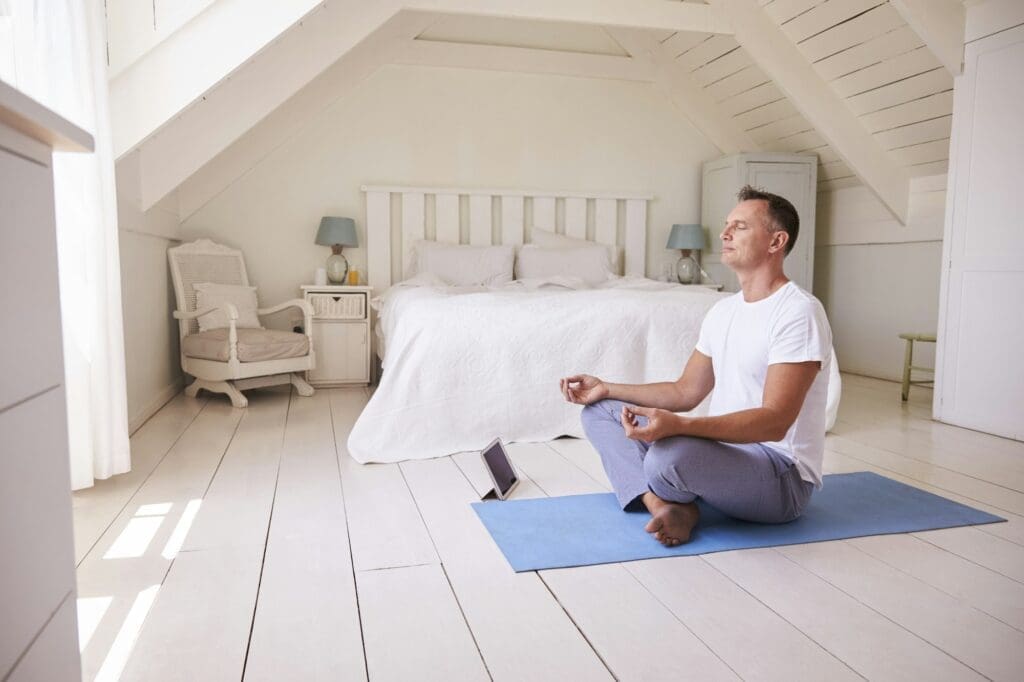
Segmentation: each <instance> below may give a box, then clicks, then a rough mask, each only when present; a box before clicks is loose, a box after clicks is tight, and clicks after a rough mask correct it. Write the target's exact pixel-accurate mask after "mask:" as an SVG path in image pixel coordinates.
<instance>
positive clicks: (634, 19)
mask: <svg viewBox="0 0 1024 682" xmlns="http://www.w3.org/2000/svg"><path fill="white" fill-rule="evenodd" d="M399 5H400V6H401V8H402V9H411V10H420V11H424V12H437V13H439V14H471V15H476V16H489V17H502V18H507V19H532V20H539V21H567V22H572V23H577V24H590V25H597V26H612V27H616V26H622V27H627V28H643V29H657V30H667V31H697V32H700V33H725V34H729V33H732V26H731V24H730V22H729V19H728V16H727V15H726V13H724V12H722V11H720V10H719V9H718V8H715V7H712V6H710V5H703V4H698V3H691V2H669V1H668V0H399Z"/></svg>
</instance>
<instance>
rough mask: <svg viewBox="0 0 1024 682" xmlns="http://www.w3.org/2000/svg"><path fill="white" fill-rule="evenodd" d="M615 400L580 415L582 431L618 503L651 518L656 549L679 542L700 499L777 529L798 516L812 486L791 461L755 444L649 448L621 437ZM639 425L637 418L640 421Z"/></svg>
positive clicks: (677, 442)
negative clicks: (658, 545)
mask: <svg viewBox="0 0 1024 682" xmlns="http://www.w3.org/2000/svg"><path fill="white" fill-rule="evenodd" d="M623 405H624V403H623V402H622V401H619V400H602V401H599V402H597V403H594V404H593V405H588V406H587V407H585V408H583V430H584V432H585V433H586V434H587V438H588V439H589V440H590V442H591V443H593V445H594V447H595V448H596V449H597V451H598V453H599V454H600V455H601V461H602V463H603V464H604V469H605V472H607V474H608V478H609V480H610V481H611V483H612V488H613V489H614V490H615V495H616V496H617V498H618V500H619V504H620V505H621V506H622V508H623V509H625V510H634V509H640V508H646V509H647V510H648V511H649V512H651V522H650V523H648V524H647V531H648V532H650V533H653V534H654V535H655V537H656V538H657V539H658V540H659V541H660V542H662V543H663V544H666V545H669V546H672V545H677V544H680V543H681V542H686V541H687V540H688V539H689V537H690V532H691V531H692V529H693V527H694V526H695V525H696V524H697V521H698V518H699V514H698V511H697V505H696V501H697V499H698V498H700V499H703V500H704V501H705V502H706V503H708V504H710V505H711V506H713V507H715V508H717V509H718V510H720V511H722V512H724V513H725V514H728V515H729V516H733V517H736V518H739V519H743V520H746V521H756V522H760V523H783V522H786V521H791V520H793V519H795V518H796V517H797V516H799V515H800V512H801V511H803V507H804V505H805V504H806V503H807V500H808V499H809V498H810V496H811V492H812V491H813V485H812V484H810V483H807V482H805V481H803V480H802V479H801V478H800V474H799V472H798V471H797V469H796V466H795V465H794V464H793V462H792V461H791V460H790V459H789V458H788V457H786V456H785V455H783V454H782V453H780V452H778V451H776V450H774V449H772V448H770V447H768V446H766V445H763V444H761V443H744V444H732V443H721V442H718V441H712V440H706V439H704V438H693V437H689V436H674V437H672V438H665V439H663V440H660V441H657V442H655V443H652V444H648V443H644V442H641V441H635V440H631V439H629V438H627V437H626V435H625V432H624V430H623V428H622V423H621V421H620V415H621V413H622V406H623ZM641 419H642V418H641Z"/></svg>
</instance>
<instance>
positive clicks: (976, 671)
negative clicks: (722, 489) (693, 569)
mask: <svg viewBox="0 0 1024 682" xmlns="http://www.w3.org/2000/svg"><path fill="white" fill-rule="evenodd" d="M839 542H843V541H842V540H840V541H839ZM772 551H773V552H776V553H777V554H779V555H780V556H782V557H783V558H784V559H786V561H789V562H790V563H792V564H793V565H794V566H797V567H798V568H800V569H801V570H804V571H807V572H808V573H810V574H811V575H813V576H814V577H816V578H817V579H818V580H821V581H822V582H824V583H825V584H827V585H829V586H830V587H832V588H833V589H835V590H838V591H839V592H841V593H843V594H845V595H846V596H847V597H849V598H850V599H852V600H853V601H855V602H857V603H858V604H860V605H861V606H863V607H864V608H866V609H868V610H869V611H871V612H873V613H875V614H878V616H879V617H881V618H884V619H885V620H887V621H889V622H890V623H892V624H893V625H895V626H896V627H898V628H899V629H901V630H903V631H904V632H907V633H909V634H910V635H912V636H913V637H915V638H916V639H918V640H920V641H922V642H924V643H925V644H927V645H928V646H929V647H931V648H933V649H935V650H936V651H938V652H940V653H942V654H943V655H945V656H948V657H949V658H950V659H951V660H954V661H956V662H957V663H959V664H960V665H962V666H964V667H965V668H967V669H968V670H970V671H972V672H974V673H976V674H977V675H979V676H981V677H983V678H985V679H991V678H990V677H988V675H985V674H983V673H982V672H981V671H979V670H977V669H975V668H974V666H972V665H970V664H968V663H966V662H965V661H963V660H961V659H960V658H958V657H957V656H954V655H953V654H952V653H950V652H948V651H946V650H945V649H943V648H942V647H941V646H939V645H938V644H936V643H934V642H932V641H931V640H929V639H927V638H926V637H924V636H923V635H920V634H918V633H916V632H914V631H913V630H911V629H910V628H908V627H907V626H905V625H903V624H902V623H900V622H899V621H897V620H895V619H893V618H891V617H889V616H888V615H886V614H884V613H882V612H881V611H879V610H878V609H876V608H875V607H873V606H871V605H870V604H867V603H865V602H864V601H862V600H861V599H859V598H858V597H857V596H856V595H853V594H850V593H849V592H847V591H846V590H844V589H843V588H841V587H840V586H839V585H836V584H835V583H833V582H832V581H831V580H829V579H828V578H826V577H824V576H823V575H820V574H819V573H818V572H816V571H814V570H813V569H811V568H808V567H807V566H804V565H803V564H801V563H800V562H798V561H796V560H795V559H793V558H792V557H790V556H788V555H787V554H786V553H785V552H781V551H779V550H777V549H772ZM914 580H917V582H920V583H922V584H923V585H925V586H926V587H930V585H928V583H925V582H924V581H921V580H918V579H917V578H914Z"/></svg>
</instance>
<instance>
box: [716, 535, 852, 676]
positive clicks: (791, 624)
mask: <svg viewBox="0 0 1024 682" xmlns="http://www.w3.org/2000/svg"><path fill="white" fill-rule="evenodd" d="M741 551H742V550H741ZM697 556H698V557H699V558H700V560H701V561H703V562H704V563H705V564H706V565H708V566H710V567H711V569H712V570H714V571H716V572H718V573H719V574H720V575H722V576H723V577H725V579H726V580H728V581H729V582H731V583H732V584H733V585H735V586H736V587H737V588H739V589H740V590H742V591H743V592H744V593H746V594H748V595H750V598H751V599H753V600H754V601H756V602H757V603H759V604H761V606H763V607H764V608H766V609H768V610H769V611H770V612H771V613H773V614H775V615H776V616H777V617H778V618H779V619H780V620H781V621H783V622H784V623H786V624H788V625H789V626H790V627H791V628H793V629H794V630H795V631H797V632H799V633H800V634H801V635H803V636H804V637H806V638H807V641H809V642H813V643H814V645H815V646H817V647H818V648H819V649H821V650H822V651H823V652H825V654H826V655H828V656H830V657H832V658H834V659H835V660H836V661H838V662H839V663H841V664H843V665H844V666H846V668H847V669H848V670H849V671H850V672H852V673H853V674H854V675H856V676H857V677H859V678H861V679H863V680H867V679H868V678H867V677H866V676H864V675H862V674H861V673H860V671H858V670H857V669H856V668H854V667H853V666H852V665H851V664H850V663H849V662H847V661H846V660H844V659H843V658H841V657H840V656H839V655H838V654H836V653H834V652H832V651H830V650H829V648H828V647H826V646H825V645H824V644H823V643H821V642H819V641H818V640H817V639H815V638H814V637H812V636H811V635H810V633H807V632H805V631H804V630H803V629H802V628H800V627H799V626H798V625H797V624H796V623H793V622H792V621H790V620H789V619H788V618H786V617H785V616H783V615H782V614H781V613H779V612H778V611H776V610H775V609H774V608H772V607H771V605H770V604H768V603H766V602H765V601H764V600H762V599H761V598H760V597H758V596H757V595H756V594H754V593H753V592H751V591H750V590H748V589H747V588H746V587H744V586H743V585H741V584H740V583H739V582H737V581H736V580H735V579H734V578H733V577H732V576H731V575H729V574H728V573H726V572H725V571H723V570H722V569H721V568H719V567H718V566H716V565H715V564H714V563H712V562H710V561H708V560H707V555H703V554H698V555H697Z"/></svg>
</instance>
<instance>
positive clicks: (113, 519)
mask: <svg viewBox="0 0 1024 682" xmlns="http://www.w3.org/2000/svg"><path fill="white" fill-rule="evenodd" d="M171 400H173V398H172V399H171ZM168 402H170V401H168ZM209 402H210V401H209V399H204V400H203V405H202V407H200V408H199V409H198V410H196V413H195V414H194V415H192V418H191V419H190V420H189V421H188V424H186V425H185V427H184V428H183V429H182V430H181V432H180V433H178V435H177V436H176V437H175V438H174V441H173V442H172V443H171V444H170V445H168V446H167V449H166V450H164V454H162V455H160V459H159V460H158V461H157V462H156V464H154V465H153V468H152V469H150V470H149V473H148V474H146V477H145V478H143V479H142V480H141V481H139V485H138V486H136V488H135V490H134V491H133V492H132V494H131V495H129V496H128V499H127V500H125V502H124V504H123V505H121V507H120V509H118V510H117V511H116V512H115V513H114V515H113V516H111V518H110V523H108V524H107V525H106V526H105V527H104V528H103V530H102V531H101V532H100V533H98V534H97V535H96V539H95V540H94V541H93V543H92V544H91V545H89V549H87V550H86V551H85V552H84V553H83V554H82V558H81V560H79V562H78V563H77V564H75V570H76V571H77V570H78V569H79V568H81V566H82V564H83V563H84V562H85V560H86V559H88V558H89V555H90V554H92V552H93V550H94V549H96V545H98V544H99V542H100V540H102V539H103V536H104V535H106V534H107V532H108V531H109V530H110V528H111V526H113V525H114V523H115V522H116V521H117V519H118V517H120V516H121V514H122V513H123V512H124V510H125V509H127V508H128V505H130V504H131V503H132V500H134V499H135V496H136V495H138V494H139V491H140V490H142V487H143V486H144V485H146V482H147V481H149V479H150V478H151V477H152V476H153V474H154V473H156V470H157V469H159V468H160V465H161V464H163V461H164V459H166V458H167V455H168V454H170V452H171V450H173V449H174V446H175V445H177V444H178V441H180V440H181V438H182V436H184V435H185V433H186V432H188V430H189V428H190V427H191V426H192V424H193V423H194V422H195V420H196V419H198V418H199V415H200V414H202V412H203V410H205V409H206V406H207V405H209ZM158 411H159V410H158ZM153 416H154V417H155V416H156V413H154V414H153ZM150 419H152V417H150ZM147 421H148V420H147ZM141 429H142V427H139V430H141ZM136 433H138V431H136ZM129 454H130V453H129ZM108 480H109V479H108Z"/></svg>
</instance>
